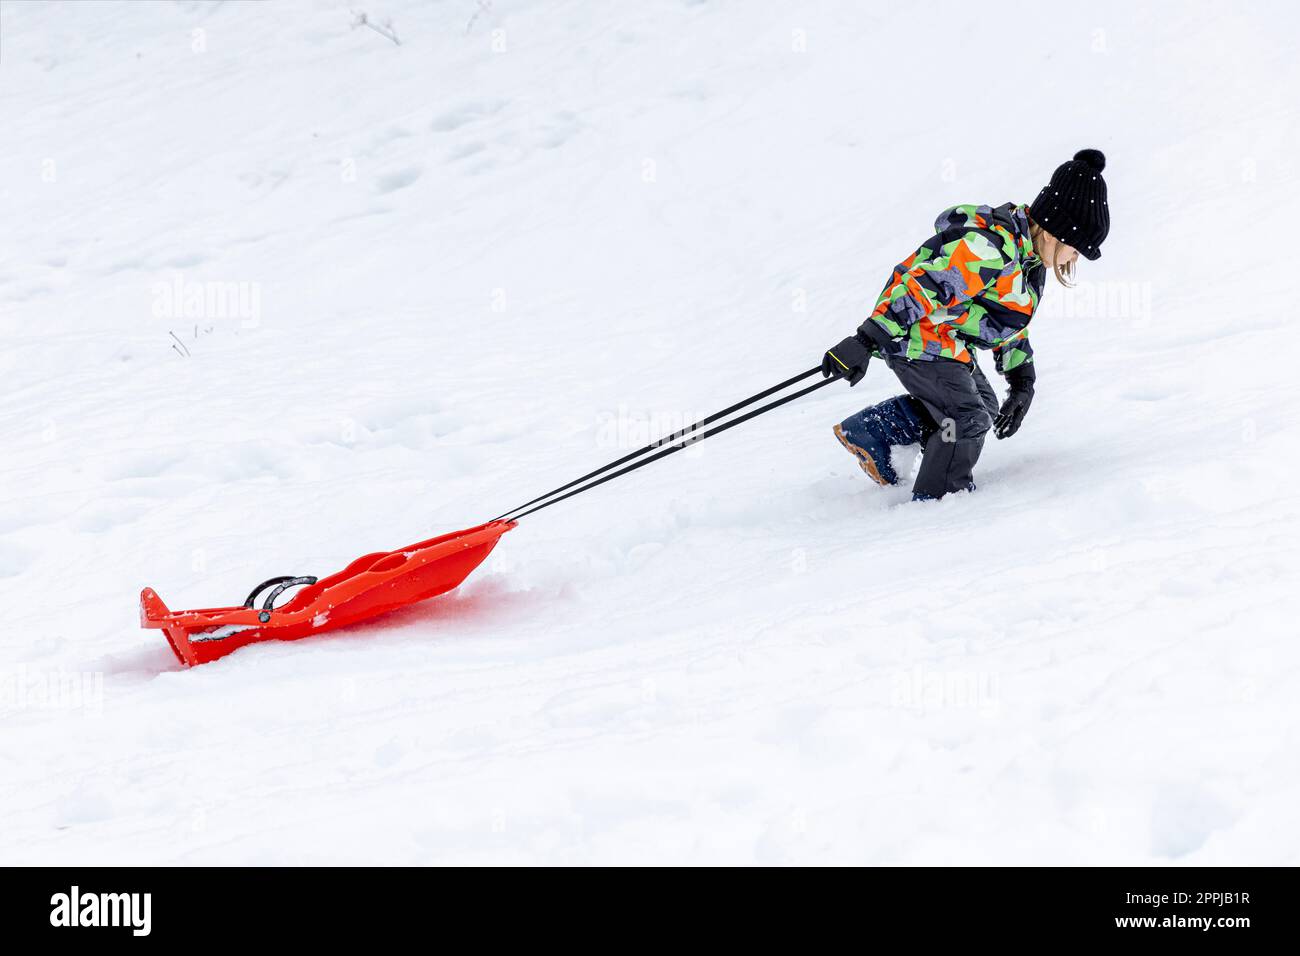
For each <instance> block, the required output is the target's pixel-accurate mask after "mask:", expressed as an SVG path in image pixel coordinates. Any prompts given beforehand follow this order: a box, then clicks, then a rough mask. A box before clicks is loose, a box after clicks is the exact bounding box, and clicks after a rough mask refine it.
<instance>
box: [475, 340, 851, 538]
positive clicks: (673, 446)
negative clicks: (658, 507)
mask: <svg viewBox="0 0 1300 956" xmlns="http://www.w3.org/2000/svg"><path fill="white" fill-rule="evenodd" d="M820 371H821V367H820V366H818V367H817V368H812V369H809V370H808V371H806V372H802V373H800V374H799V375H796V376H794V377H793V378H789V379H786V380H785V381H784V382H781V383H780V384H779V385H773V386H772V387H771V388H766V389H764V390H763V391H761V392H759V393H758V394H756V395H751V396H750V397H749V398H746V399H744V400H743V401H740V402H737V403H736V404H734V405H732V406H730V407H728V408H724V409H723V410H722V411H720V412H714V413H713V414H712V415H709V416H708V417H706V418H701V419H700V420H699V421H698V422H694V423H692V424H690V425H687V426H686V427H685V428H683V429H680V430H679V431H675V432H673V433H672V434H670V435H665V436H664V437H662V438H659V439H657V440H655V441H652V442H651V443H650V444H648V445H646V446H645V447H643V448H638V449H637V450H636V451H634V452H631V453H629V454H627V455H624V456H623V457H622V458H619V459H618V460H617V461H611V462H610V463H609V464H608V465H604V466H602V467H600V468H597V469H596V470H595V471H592V472H588V473H587V474H585V475H583V476H582V477H581V478H575V479H574V480H573V481H570V482H568V483H567V484H563V485H560V487H558V488H553V489H551V490H550V491H548V492H547V493H546V494H544V495H538V496H537V497H536V498H534V499H533V500H532V501H526V502H524V503H523V504H522V505H520V506H519V507H517V508H511V509H510V510H509V511H507V512H505V514H502V515H500V516H499V517H497V518H494V519H493V520H494V521H500V520H502V519H505V518H508V520H510V521H518V520H519V519H520V518H523V517H526V516H528V515H530V514H534V513H536V512H538V511H541V510H542V509H543V508H549V507H550V506H551V505H553V504H556V503H558V502H561V501H564V500H565V499H566V498H572V497H573V496H574V495H578V494H581V493H582V492H584V491H590V490H591V489H592V488H595V487H597V486H598V485H603V484H604V483H605V482H607V481H613V480H614V479H615V478H618V477H619V476H620V475H626V474H627V473H628V472H631V471H636V470H637V469H638V468H640V467H642V466H643V465H648V464H650V462H652V461H658V460H659V459H660V458H663V457H665V456H667V455H671V454H672V453H673V452H675V451H681V450H682V449H683V448H686V447H687V446H689V445H693V444H695V443H696V442H700V441H704V439H706V438H711V437H713V436H714V435H719V434H721V433H722V432H725V431H726V430H727V429H728V428H733V427H735V426H736V425H739V424H740V423H741V422H747V421H749V420H750V419H751V418H755V417H757V416H759V415H762V414H763V413H764V412H770V411H771V410H772V409H774V408H778V407H780V406H781V405H785V404H786V403H787V402H793V401H794V400H795V399H796V398H802V397H803V396H804V395H807V394H808V393H809V392H815V391H817V389H819V388H822V387H823V386H826V385H829V384H830V383H831V382H835V381H838V380H839V378H840V377H841V376H839V375H833V376H831V377H830V378H826V379H824V380H822V381H820V382H817V383H816V384H815V385H809V386H808V387H806V388H801V389H800V390H799V391H797V392H792V393H791V394H789V395H786V396H784V397H782V398H779V399H777V400H776V401H774V402H768V403H767V404H766V405H763V406H761V407H759V408H756V409H754V410H753V411H752V412H746V413H745V414H744V415H741V416H740V417H739V418H733V419H732V420H731V421H728V422H725V423H724V424H722V425H719V426H718V427H717V428H711V429H708V430H707V431H701V429H703V428H704V426H706V425H711V424H713V423H714V422H716V421H718V420H719V419H722V418H726V417H727V416H728V415H730V414H732V413H733V412H737V411H739V410H740V409H742V408H745V407H747V406H749V405H752V404H754V403H755V402H758V401H762V400H763V399H765V398H767V397H768V396H770V395H773V394H775V393H776V392H779V391H782V390H783V389H785V388H788V387H789V386H791V385H794V384H796V383H798V382H802V381H803V380H804V379H806V378H810V377H811V376H813V375H816V374H817V373H818V372H820ZM655 449H659V451H657V452H656V453H655V454H653V455H650V456H649V457H648V458H643V459H642V460H641V461H638V462H636V463H635V464H630V465H629V464H627V463H628V462H631V461H633V459H635V458H638V457H639V456H641V455H644V454H645V453H646V452H649V451H654V450H655ZM619 465H627V467H626V468H620V469H619V470H618V471H615V472H613V473H612V474H608V475H605V472H607V471H610V469H613V468H618V466H619ZM598 475H605V477H603V478H601V479H600V480H599V481H592V482H591V483H590V484H583V482H586V481H588V480H589V479H591V478H595V477H596V476H598ZM575 485H581V487H574V486H575ZM570 488H572V489H573V490H572V491H568V489H570ZM562 491H568V493H567V494H560V492H562ZM554 495H559V497H553V496H554ZM547 499H550V500H547ZM538 502H542V503H541V504H538ZM531 505H536V507H530V506H531ZM525 508H527V509H528V510H527V511H525V510H524V509H525ZM516 512H518V513H516ZM511 515H513V517H509V516H511Z"/></svg>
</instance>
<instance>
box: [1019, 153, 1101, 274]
mask: <svg viewBox="0 0 1300 956" xmlns="http://www.w3.org/2000/svg"><path fill="white" fill-rule="evenodd" d="M1105 168H1106V157H1105V156H1103V155H1102V152H1101V150H1099V149H1081V150H1079V151H1078V152H1077V153H1075V154H1074V159H1072V160H1071V161H1070V162H1068V163H1062V164H1061V165H1060V166H1057V167H1056V172H1054V173H1052V181H1051V182H1050V183H1048V184H1047V185H1046V186H1044V187H1043V191H1042V192H1040V193H1039V194H1038V198H1037V199H1035V200H1034V201H1033V204H1032V205H1030V207H1029V217H1030V218H1031V219H1033V220H1034V222H1036V223H1038V224H1039V225H1040V226H1042V227H1043V228H1044V229H1046V230H1047V231H1048V232H1050V233H1051V234H1052V235H1053V236H1055V237H1056V238H1057V239H1059V240H1060V241H1061V242H1064V243H1066V244H1067V245H1071V246H1074V248H1076V249H1078V250H1079V253H1080V254H1081V255H1082V256H1083V257H1084V258H1085V259H1097V258H1099V257H1100V256H1101V243H1102V240H1104V239H1105V238H1106V233H1108V232H1110V208H1109V207H1108V206H1107V205H1106V180H1104V179H1102V178H1101V171H1102V170H1103V169H1105Z"/></svg>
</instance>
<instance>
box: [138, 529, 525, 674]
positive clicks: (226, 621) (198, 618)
mask: <svg viewBox="0 0 1300 956" xmlns="http://www.w3.org/2000/svg"><path fill="white" fill-rule="evenodd" d="M514 526H515V523H514V522H513V521H489V522H488V523H487V524H481V525H478V526H477V527H474V528H467V529H466V530H464V531H453V532H452V533H451V534H444V535H442V536H440V537H437V538H430V539H429V540H428V541H420V542H418V543H417V544H412V545H407V546H406V547H405V548H398V549H397V550H396V551H379V552H376V553H374V554H367V555H366V556H365V557H361V558H357V559H356V560H355V561H353V562H352V563H351V564H349V565H348V566H347V567H346V568H344V569H343V570H342V571H340V572H338V573H337V574H334V575H331V576H330V577H327V578H323V579H321V580H319V581H317V580H316V579H315V578H295V577H282V578H272V579H271V580H270V581H267V582H265V583H263V584H261V585H259V586H258V587H257V588H256V589H255V590H254V591H253V593H252V594H250V595H249V596H248V600H247V601H245V602H244V605H243V606H242V607H216V608H200V609H199V610H195V611H170V610H168V609H167V605H166V604H164V603H163V600H162V598H160V597H159V596H158V594H157V592H155V591H154V589H153V588H145V589H144V590H143V591H141V592H140V624H141V626H143V627H157V628H161V629H162V631H163V633H164V634H166V635H167V643H168V644H170V645H171V649H172V650H173V651H175V653H176V656H177V658H179V659H180V662H181V663H182V664H184V665H185V666H187V667H192V666H194V665H195V664H206V663H207V662H208V661H214V660H216V659H217V658H219V657H224V656H226V655H227V654H229V653H230V652H231V651H233V650H236V649H237V648H240V647H243V646H245V645H246V644H253V643H255V642H257V641H273V640H274V641H292V640H296V639H297V638H300V637H306V636H308V635H309V634H319V633H320V632H322V631H328V630H330V629H332V628H336V627H342V626H343V625H345V624H353V623H355V622H357V621H363V620H365V619H366V618H371V617H375V616H376V615H378V614H383V613H384V612H385V611H391V610H394V609H395V608H399V607H404V606H405V605H407V604H414V603H415V602H416V601H423V600H425V599H426V598H431V597H435V596H436V595H439V594H443V593H445V592H447V591H450V590H451V589H452V588H454V587H456V586H457V585H459V584H460V583H461V582H462V581H464V580H465V578H466V577H467V576H468V575H469V573H470V572H471V571H473V570H474V569H475V568H476V567H478V566H479V564H481V563H482V562H483V559H484V558H486V557H487V556H488V555H489V554H491V552H492V549H493V548H494V547H495V546H496V543H497V539H498V538H500V537H501V535H503V534H505V533H506V532H507V531H509V530H510V529H511V528H513V527H514ZM302 584H305V585H307V586H306V587H304V588H303V589H302V590H301V591H299V592H298V593H297V594H296V595H294V597H293V598H292V600H290V601H289V602H288V603H286V604H285V605H284V606H283V607H274V606H273V604H274V601H275V599H276V597H278V596H279V595H280V593H281V592H283V591H284V590H285V589H287V588H290V587H294V586H297V585H302ZM272 586H274V588H273V590H272V591H271V594H270V596H269V597H267V599H266V601H265V603H264V604H263V606H262V607H260V608H258V607H254V604H255V603H256V598H257V597H258V595H259V594H260V593H261V592H262V591H263V590H264V589H266V588H268V587H272Z"/></svg>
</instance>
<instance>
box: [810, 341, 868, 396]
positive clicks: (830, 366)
mask: <svg viewBox="0 0 1300 956" xmlns="http://www.w3.org/2000/svg"><path fill="white" fill-rule="evenodd" d="M874 348H875V345H873V344H872V342H871V340H870V339H869V338H867V337H866V335H864V334H863V333H862V332H858V333H857V335H850V336H849V337H848V338H847V339H845V340H844V341H843V342H841V343H840V344H839V345H836V346H834V347H832V348H830V349H827V351H826V354H825V355H823V356H822V377H823V378H830V377H831V376H832V375H843V376H844V377H845V378H846V379H848V382H849V385H850V387H851V386H854V385H857V384H858V382H860V381H862V377H863V376H864V375H866V374H867V363H868V362H870V361H871V352H872V350H873V349H874Z"/></svg>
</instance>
